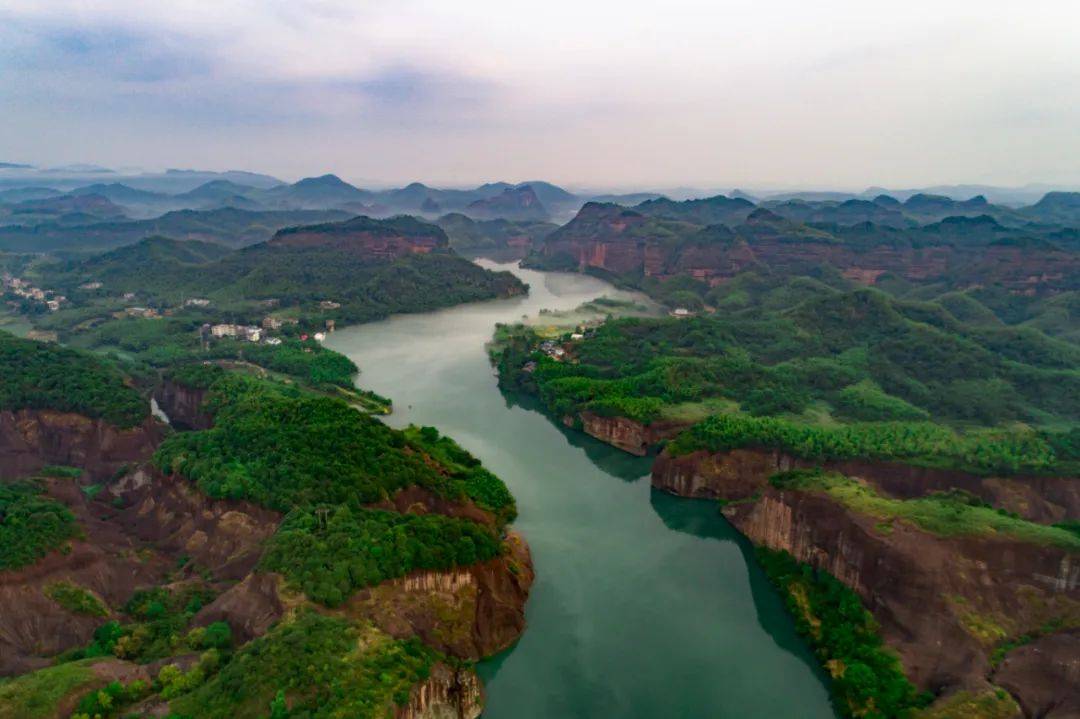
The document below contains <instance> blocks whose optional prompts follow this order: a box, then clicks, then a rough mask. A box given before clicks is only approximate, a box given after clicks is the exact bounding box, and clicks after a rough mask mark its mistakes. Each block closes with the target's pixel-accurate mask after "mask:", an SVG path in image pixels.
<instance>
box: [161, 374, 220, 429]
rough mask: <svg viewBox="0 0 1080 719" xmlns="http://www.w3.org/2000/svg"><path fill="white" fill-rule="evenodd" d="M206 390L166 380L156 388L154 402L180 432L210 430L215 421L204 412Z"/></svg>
mask: <svg viewBox="0 0 1080 719" xmlns="http://www.w3.org/2000/svg"><path fill="white" fill-rule="evenodd" d="M204 399H206V390H205V389H198V388H195V387H188V386H187V385H183V384H180V383H179V382H174V381H172V380H170V379H166V380H164V381H162V382H161V384H159V385H158V386H157V387H155V388H154V400H155V401H157V403H158V406H159V407H160V408H161V411H162V412H164V413H165V414H166V415H167V416H168V418H169V424H171V425H172V426H173V427H175V428H176V429H179V430H200V429H209V428H210V427H211V426H212V425H213V423H214V419H213V417H211V416H210V414H209V413H207V412H206V411H204V410H203V407H202V403H203V400H204Z"/></svg>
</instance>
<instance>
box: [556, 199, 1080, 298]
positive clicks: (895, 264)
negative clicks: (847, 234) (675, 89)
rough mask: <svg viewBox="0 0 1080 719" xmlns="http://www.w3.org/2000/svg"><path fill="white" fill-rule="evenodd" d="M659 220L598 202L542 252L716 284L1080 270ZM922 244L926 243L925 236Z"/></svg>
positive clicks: (1012, 255) (1058, 253)
mask: <svg viewBox="0 0 1080 719" xmlns="http://www.w3.org/2000/svg"><path fill="white" fill-rule="evenodd" d="M650 219H653V218H649V217H646V216H645V215H642V214H641V213H639V212H636V211H634V210H628V209H626V208H624V207H619V206H615V205H604V204H598V203H589V204H586V205H585V206H584V207H583V208H582V209H581V211H580V212H579V213H578V215H577V216H576V217H575V218H574V219H573V220H572V221H571V222H570V223H568V224H567V225H565V226H564V227H562V228H560V229H559V230H557V231H556V232H554V233H552V234H551V235H550V236H549V237H548V238H547V239H546V240H545V242H544V244H543V245H542V246H541V249H540V251H541V253H542V254H543V255H545V256H548V257H556V256H569V257H572V258H574V260H575V261H576V262H577V263H578V266H579V267H580V268H581V269H585V268H588V267H594V268H598V269H603V270H607V271H609V272H613V273H616V274H623V273H636V272H640V273H642V274H644V275H645V276H647V277H659V278H664V277H670V276H674V275H690V276H692V277H695V278H697V279H700V280H703V281H706V282H709V283H711V284H716V283H718V282H723V281H724V280H727V279H729V278H731V277H734V276H735V275H737V274H738V273H740V272H743V271H745V270H748V269H751V268H752V267H755V266H756V267H766V268H771V269H772V270H773V271H776V272H783V273H789V272H796V273H797V272H801V271H806V270H807V269H808V268H811V267H816V266H820V265H823V264H828V265H831V266H833V267H836V268H837V269H839V270H840V271H841V272H843V273H845V274H846V275H847V276H849V277H850V278H852V279H855V280H857V281H861V282H866V283H867V284H873V283H874V282H875V281H876V279H877V278H878V277H879V276H881V275H882V274H885V273H892V274H895V275H898V276H900V277H903V278H905V279H907V280H910V281H915V282H918V281H927V280H934V279H938V278H941V277H944V276H946V275H949V274H952V273H957V272H959V273H962V274H963V276H965V277H970V278H972V279H973V281H975V280H979V281H983V282H987V283H991V282H992V283H995V284H1003V285H1005V286H1006V287H1008V288H1009V289H1012V290H1014V291H1020V292H1023V291H1026V290H1028V289H1031V290H1032V291H1034V290H1036V289H1042V288H1050V289H1067V288H1068V287H1069V286H1070V282H1071V280H1070V276H1072V277H1075V273H1076V272H1080V256H1078V255H1077V254H1076V253H1073V252H1066V251H1063V250H1060V249H1053V248H1039V249H1037V250H1035V249H1033V248H1031V247H1030V246H1010V245H1005V244H990V243H988V242H985V243H981V244H975V245H971V246H968V245H965V244H963V243H956V244H949V243H947V242H945V241H942V243H941V244H940V245H933V246H926V245H925V244H922V243H920V242H918V241H913V240H912V239H911V238H905V237H902V236H896V233H895V231H886V234H887V235H889V236H890V237H891V240H892V241H888V242H884V241H883V242H877V243H872V244H860V243H857V242H843V241H837V240H836V238H834V237H830V236H829V235H827V234H825V233H823V232H815V231H812V230H808V229H807V228H805V226H793V225H792V223H790V222H787V221H785V220H784V219H783V218H781V217H779V216H777V215H775V214H773V213H771V212H769V211H767V210H760V209H759V210H757V211H755V212H753V213H751V214H750V215H749V216H748V217H747V218H746V219H745V221H744V222H742V223H741V224H738V225H735V226H734V231H731V230H728V231H725V232H724V233H722V234H723V236H722V237H719V238H718V237H712V236H710V235H709V230H710V229H713V228H707V229H706V230H705V231H703V232H702V234H701V235H695V234H694V231H693V229H692V228H690V229H688V228H686V227H679V226H678V223H671V222H667V223H661V225H660V226H659V227H657V226H656V225H654V224H650ZM988 231H989V230H988ZM673 233H675V234H679V233H682V234H683V235H684V237H683V239H682V241H673V240H672V234H673ZM916 239H922V242H923V243H925V238H916Z"/></svg>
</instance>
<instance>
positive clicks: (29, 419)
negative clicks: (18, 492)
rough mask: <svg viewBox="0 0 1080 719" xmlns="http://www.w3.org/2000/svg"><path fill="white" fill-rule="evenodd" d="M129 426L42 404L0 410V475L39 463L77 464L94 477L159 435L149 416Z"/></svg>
mask: <svg viewBox="0 0 1080 719" xmlns="http://www.w3.org/2000/svg"><path fill="white" fill-rule="evenodd" d="M147 413H148V414H147V418H146V420H145V421H144V422H143V423H142V424H140V425H138V426H136V427H132V428H130V429H120V428H117V427H115V426H113V425H111V424H109V423H108V422H106V421H105V420H102V419H91V418H89V417H84V416H83V415H79V414H73V413H70V412H57V411H55V410H48V409H20V410H15V411H12V410H3V411H0V476H3V477H5V478H15V477H19V476H22V475H26V474H29V473H31V472H35V471H37V470H39V469H41V467H43V466H44V465H47V464H55V465H68V466H72V467H80V468H82V469H83V470H84V471H85V472H86V473H87V475H88V476H89V477H90V478H92V479H94V480H95V481H100V480H103V479H107V478H109V477H111V476H113V475H114V474H116V473H117V471H119V470H120V469H121V468H123V467H124V466H126V465H131V464H135V463H138V462H141V461H144V460H145V459H147V458H148V457H149V456H150V455H151V454H152V453H153V451H154V448H155V447H156V446H157V443H158V442H159V441H160V438H161V428H160V427H159V426H158V424H157V423H156V421H155V420H154V419H153V418H151V417H150V416H149V407H148V408H147Z"/></svg>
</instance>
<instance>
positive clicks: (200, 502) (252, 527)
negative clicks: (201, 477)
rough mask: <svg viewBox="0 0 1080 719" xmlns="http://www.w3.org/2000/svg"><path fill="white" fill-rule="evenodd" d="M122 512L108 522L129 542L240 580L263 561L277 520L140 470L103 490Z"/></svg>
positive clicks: (242, 504)
mask: <svg viewBox="0 0 1080 719" xmlns="http://www.w3.org/2000/svg"><path fill="white" fill-rule="evenodd" d="M106 491H107V492H108V494H109V495H110V496H115V497H118V498H120V500H121V501H122V502H123V503H124V505H125V507H126V509H125V510H124V511H123V512H120V513H118V514H117V515H116V517H115V518H114V519H113V520H112V521H113V522H114V523H115V524H117V525H118V526H119V527H121V528H122V529H123V530H124V531H125V532H126V533H127V534H129V535H130V536H131V537H133V538H135V539H138V540H140V541H142V542H146V543H149V544H152V545H153V546H154V547H155V548H157V549H158V550H159V551H162V552H165V553H167V554H170V555H175V556H180V555H185V556H187V557H189V558H190V561H191V562H192V563H193V564H195V565H196V566H199V567H203V568H206V569H209V570H211V571H212V572H213V574H214V576H215V577H218V578H220V579H227V580H238V579H241V578H243V577H244V576H246V575H247V574H248V573H249V572H250V571H251V570H252V569H253V568H254V567H255V564H256V563H257V562H258V561H259V558H260V557H261V556H262V550H263V543H264V542H265V541H266V540H267V539H268V538H269V537H270V535H272V534H273V533H274V532H275V531H276V530H277V525H278V523H279V522H280V521H281V515H280V514H278V513H277V512H274V511H272V510H269V509H264V508H262V507H259V506H257V505H254V504H251V503H250V502H239V501H230V500H214V499H210V498H209V497H207V496H206V495H204V494H202V493H201V492H199V491H198V489H196V488H195V487H193V486H192V485H191V483H190V482H188V481H187V480H185V479H183V478H181V477H178V476H168V475H163V474H161V473H160V472H158V471H157V470H156V469H154V468H152V467H143V468H141V469H139V470H138V471H135V472H132V473H130V474H128V475H126V476H125V477H124V478H123V479H121V480H120V481H118V482H117V483H115V484H113V485H111V486H110V487H108V488H107V490H106Z"/></svg>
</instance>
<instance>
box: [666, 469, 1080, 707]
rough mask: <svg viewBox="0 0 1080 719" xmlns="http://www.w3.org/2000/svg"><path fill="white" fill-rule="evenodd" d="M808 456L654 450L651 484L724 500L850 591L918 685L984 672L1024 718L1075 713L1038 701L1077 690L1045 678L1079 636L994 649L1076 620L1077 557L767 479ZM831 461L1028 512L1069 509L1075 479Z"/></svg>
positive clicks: (909, 491)
mask: <svg viewBox="0 0 1080 719" xmlns="http://www.w3.org/2000/svg"><path fill="white" fill-rule="evenodd" d="M806 464H809V463H806V462H800V461H798V460H795V459H794V458H792V457H790V456H788V455H785V454H783V453H779V452H769V451H762V450H735V451H732V452H727V453H718V454H710V453H706V452H698V453H695V454H691V455H686V456H682V457H671V456H668V455H665V454H662V455H661V456H660V457H659V458H658V459H657V462H656V464H655V467H654V470H653V484H654V486H656V487H657V488H659V489H662V490H665V491H668V492H672V493H675V494H679V495H683V496H692V497H711V498H717V499H724V500H729V503H728V504H726V505H725V506H724V508H723V513H724V516H725V517H726V518H727V519H728V521H730V522H731V523H732V524H733V525H734V526H735V527H736V528H737V529H738V530H739V531H740V532H742V533H743V534H744V535H746V536H747V537H748V538H749V539H750V540H751V541H752V542H753V543H754V544H756V545H759V546H764V547H768V548H770V549H774V550H784V551H787V552H790V553H791V554H792V555H793V556H794V557H795V558H796V559H798V560H799V561H802V562H805V563H808V564H810V565H812V566H814V567H816V568H819V569H823V570H825V571H828V572H829V573H830V574H832V575H833V576H835V577H836V578H837V579H839V580H840V581H842V582H843V583H844V584H846V585H847V586H849V587H851V588H852V589H854V590H855V591H856V592H857V593H858V594H859V595H860V597H861V598H862V599H863V602H864V604H865V605H866V607H867V608H868V609H869V610H870V611H871V613H872V614H873V615H874V617H875V619H876V620H877V621H878V623H879V624H880V626H881V628H882V633H883V637H884V639H885V641H886V643H887V644H888V645H889V646H890V647H892V648H894V649H895V650H896V651H897V652H898V653H899V655H900V657H901V660H902V663H903V666H904V669H905V671H906V673H907V674H908V676H909V678H910V679H911V680H912V681H913V682H914V683H915V684H916V685H917V686H918V687H919V688H920V689H925V690H929V691H931V692H933V693H935V694H937V695H945V694H949V693H952V692H956V691H960V690H964V691H974V692H980V691H985V690H986V689H987V687H988V686H989V684H991V683H993V684H997V685H1001V686H1005V687H1006V688H1007V689H1008V690H1009V691H1010V693H1012V694H1013V696H1014V697H1015V698H1016V699H1017V701H1018V702H1019V703H1020V705H1021V706H1022V707H1024V708H1025V710H1027V709H1028V707H1032V709H1031V710H1030V711H1027V713H1026V715H1027V716H1072V715H1071V714H1068V713H1061V712H1060V711H1059V713H1053V712H1051V713H1049V714H1045V713H1041V712H1043V711H1044V710H1045V708H1046V707H1047V706H1056V707H1061V706H1065V705H1068V704H1069V702H1073V701H1075V697H1073V698H1072V699H1070V696H1073V695H1074V694H1075V692H1073V691H1072V690H1071V689H1070V688H1069V685H1068V684H1067V683H1062V682H1061V681H1058V682H1048V681H1047V680H1046V679H1045V677H1047V676H1054V677H1067V676H1070V672H1075V671H1077V669H1076V667H1075V666H1074V664H1075V662H1076V658H1077V657H1080V641H1078V639H1077V637H1076V636H1073V635H1072V634H1069V635H1068V636H1067V637H1066V638H1064V639H1056V640H1054V641H1055V644H1054V646H1055V647H1057V648H1056V650H1055V652H1043V653H1037V652H1032V651H1031V650H1024V651H1021V650H1014V652H1012V653H1010V654H1009V655H1007V660H1006V661H1005V662H1004V663H1003V664H1002V665H1001V666H1000V667H998V668H995V667H994V665H993V664H992V663H991V659H990V655H991V652H992V650H993V648H994V647H995V646H997V645H998V644H1000V643H1001V642H1004V641H1006V640H1008V639H1013V638H1015V637H1018V636H1022V635H1025V634H1028V633H1031V632H1037V631H1038V629H1039V628H1040V627H1044V626H1047V625H1048V623H1055V622H1056V623H1058V624H1059V625H1063V626H1066V627H1068V626H1074V625H1077V624H1080V556H1078V555H1077V554H1076V553H1070V552H1069V551H1068V550H1066V549H1064V548H1061V547H1058V546H1055V545H1049V544H1038V543H1034V542H1025V541H1020V540H1018V539H1014V538H1011V537H1009V536H1006V535H994V534H980V535H970V534H969V535H963V534H959V535H951V536H942V535H936V534H933V533H931V532H928V531H926V530H923V529H921V528H919V527H917V526H915V525H914V524H910V523H908V522H905V521H902V520H896V519H893V520H889V521H882V520H881V519H880V518H879V517H873V516H869V515H863V514H860V513H859V512H857V511H854V510H852V509H850V508H848V507H846V506H844V505H842V504H841V503H839V502H838V501H837V500H835V499H833V498H831V497H830V496H828V495H827V494H825V493H821V492H814V491H806V490H795V489H779V488H777V487H774V486H772V485H771V484H770V483H769V482H768V478H769V477H770V476H771V475H773V474H775V473H776V472H780V471H785V470H789V469H792V468H794V467H798V466H800V465H806ZM830 469H833V470H835V471H839V472H845V473H847V474H849V476H857V477H859V478H860V479H863V480H864V481H866V482H867V483H868V484H870V485H871V486H873V487H875V488H877V489H878V490H879V491H881V492H882V493H883V494H888V495H891V496H894V497H898V498H911V497H916V496H922V495H924V494H927V493H930V492H934V491H939V490H947V489H950V488H953V487H958V488H963V489H967V490H968V491H974V492H978V493H981V495H982V496H984V497H986V498H987V500H988V501H991V500H1006V501H1014V504H1013V506H1015V507H1017V508H1018V509H1023V508H1026V509H1027V511H1028V514H1029V515H1033V516H1041V517H1047V516H1050V517H1055V516H1059V515H1060V516H1069V517H1075V516H1077V515H1076V514H1075V507H1076V505H1075V501H1076V496H1075V494H1074V493H1075V492H1076V491H1077V490H1075V489H1072V488H1071V487H1069V486H1068V485H1069V484H1070V480H1066V479H1061V480H1060V481H1059V480H1056V479H1052V478H1008V479H995V478H990V479H982V478H978V477H973V476H971V475H966V474H963V473H958V472H944V471H940V470H926V469H922V468H916V467H907V466H903V465H895V464H875V463H870V462H862V463H855V462H851V463H836V464H833V465H830ZM1071 484H1073V485H1075V484H1076V482H1075V480H1071ZM1044 492H1045V494H1046V495H1047V497H1049V498H1046V497H1043V496H1042V495H1043V493H1044ZM1056 493H1057V494H1056ZM1017 498H1020V499H1017ZM1035 499H1039V500H1040V501H1039V502H1036V501H1034V500H1035ZM1054 499H1057V500H1058V503H1055V502H1054ZM1051 636H1058V635H1051ZM1057 643H1062V644H1063V646H1061V647H1058V646H1057ZM1063 657H1065V658H1063ZM1070 692H1071V693H1070Z"/></svg>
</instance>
